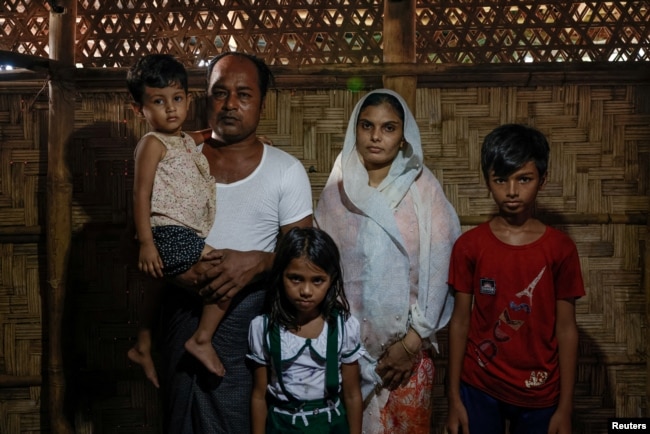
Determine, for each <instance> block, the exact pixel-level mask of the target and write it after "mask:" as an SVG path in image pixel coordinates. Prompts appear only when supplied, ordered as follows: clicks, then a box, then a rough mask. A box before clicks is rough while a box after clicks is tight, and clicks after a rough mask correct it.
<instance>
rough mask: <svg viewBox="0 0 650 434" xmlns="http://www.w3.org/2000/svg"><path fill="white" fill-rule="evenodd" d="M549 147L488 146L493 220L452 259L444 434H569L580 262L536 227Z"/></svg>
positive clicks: (520, 136) (506, 134) (472, 233)
mask: <svg viewBox="0 0 650 434" xmlns="http://www.w3.org/2000/svg"><path fill="white" fill-rule="evenodd" d="M548 155H549V146H548V142H547V140H546V138H545V137H544V135H543V134H542V133H540V132H539V131H537V130H535V129H533V128H530V127H527V126H523V125H516V124H508V125H502V126H500V127H498V128H496V129H495V130H493V131H492V132H491V133H490V134H488V135H487V136H486V137H485V140H484V141H483V145H482V149H481V167H482V170H483V176H484V177H485V181H486V183H487V186H488V190H489V191H490V193H491V195H492V198H493V199H494V201H495V202H496V204H497V206H498V209H499V212H498V214H497V215H496V216H495V217H494V218H492V219H491V220H490V221H489V222H486V223H483V224H481V225H479V226H477V227H476V228H474V229H472V230H469V231H467V232H466V233H465V234H463V235H461V237H460V238H459V239H458V240H457V242H456V244H455V245H454V249H453V252H452V256H451V262H450V269H449V285H450V286H451V288H452V289H453V290H454V292H455V305H454V311H453V314H452V317H451V321H450V323H449V416H448V420H447V429H448V432H449V433H451V434H458V433H461V432H462V433H463V434H470V433H473V434H492V433H494V434H503V433H504V432H505V421H506V420H508V421H509V422H510V433H512V434H537V433H539V434H547V433H563V434H564V433H566V434H570V433H571V411H572V401H573V387H574V380H575V372H576V360H577V352H578V327H577V325H576V319H575V300H576V299H577V298H579V297H581V296H583V295H585V291H584V285H583V281H582V274H581V271H580V262H579V259H578V252H577V250H576V246H575V244H574V242H573V241H572V240H571V239H570V238H569V237H568V236H567V235H566V234H564V233H562V232H560V231H558V230H556V229H553V228H551V227H549V226H546V225H545V224H543V223H542V222H540V221H539V220H537V219H536V218H534V211H535V199H536V197H537V193H538V192H539V191H540V190H541V189H542V188H543V187H544V184H545V183H546V168H547V165H548Z"/></svg>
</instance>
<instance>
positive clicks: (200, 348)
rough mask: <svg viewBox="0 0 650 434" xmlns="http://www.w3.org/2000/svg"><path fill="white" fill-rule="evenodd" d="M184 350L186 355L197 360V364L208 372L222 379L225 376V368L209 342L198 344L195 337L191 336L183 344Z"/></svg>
mask: <svg viewBox="0 0 650 434" xmlns="http://www.w3.org/2000/svg"><path fill="white" fill-rule="evenodd" d="M185 349H186V350H187V352H188V353H190V354H191V355H193V356H194V357H196V358H197V359H199V362H201V363H202V364H203V366H205V368H206V369H207V370H208V371H209V372H211V373H213V374H214V375H218V376H219V377H223V376H224V375H225V374H226V368H224V366H223V363H221V359H220V358H219V356H218V355H217V352H216V351H215V350H214V347H213V346H212V342H211V341H206V342H205V343H202V342H199V341H198V340H197V339H196V338H195V336H192V337H191V338H190V339H188V340H187V342H185Z"/></svg>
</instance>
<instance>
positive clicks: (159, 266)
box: [138, 243, 163, 277]
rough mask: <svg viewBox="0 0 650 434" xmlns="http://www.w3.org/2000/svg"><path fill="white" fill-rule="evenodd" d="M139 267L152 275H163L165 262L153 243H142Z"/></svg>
mask: <svg viewBox="0 0 650 434" xmlns="http://www.w3.org/2000/svg"><path fill="white" fill-rule="evenodd" d="M138 269H139V270H140V271H142V272H144V273H147V274H148V275H149V276H151V277H163V271H162V270H163V262H162V259H160V255H159V254H158V249H156V246H155V245H154V244H153V243H146V244H142V245H140V255H139V257H138Z"/></svg>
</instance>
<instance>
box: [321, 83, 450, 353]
mask: <svg viewBox="0 0 650 434" xmlns="http://www.w3.org/2000/svg"><path fill="white" fill-rule="evenodd" d="M374 93H384V94H389V95H392V96H394V97H395V98H396V99H397V100H398V101H399V102H400V104H401V105H402V107H403V109H404V138H405V140H406V144H405V145H404V147H403V148H402V149H401V150H400V151H399V152H398V155H397V157H396V158H395V160H394V161H393V163H392V165H391V168H390V171H389V173H388V175H387V176H386V178H385V179H384V180H383V181H382V182H381V184H380V185H379V186H378V187H377V188H373V187H370V186H369V185H368V182H369V178H368V172H367V170H366V169H365V167H364V165H363V162H362V161H361V159H360V156H359V153H358V152H357V149H356V127H357V119H358V117H359V112H360V109H361V106H362V105H363V103H364V101H365V99H366V98H367V97H368V95H371V94H374ZM368 95H366V96H364V97H363V98H362V99H361V100H360V101H359V102H358V103H357V105H356V107H355V109H354V111H353V112H352V115H351V116H350V122H349V124H348V129H347V133H346V136H345V142H344V145H343V150H342V152H341V154H340V155H339V156H338V157H337V159H336V162H335V163H334V167H333V169H332V171H331V173H330V176H329V179H328V181H327V184H326V186H325V188H324V190H323V192H322V194H321V197H320V201H319V203H318V207H317V209H316V212H315V220H316V224H317V225H318V226H319V227H320V228H321V229H323V230H325V231H327V232H328V233H329V234H330V235H331V236H332V237H333V239H334V240H335V241H336V242H337V244H338V245H339V248H340V250H341V255H342V261H343V277H344V280H345V291H346V294H347V295H348V299H349V300H350V305H351V310H352V313H353V314H354V315H355V316H356V317H357V318H358V319H359V320H360V322H361V328H362V340H363V343H364V345H365V346H366V349H367V350H368V352H369V353H370V355H372V357H373V358H375V359H377V358H379V357H380V356H381V355H382V353H383V352H384V351H385V349H386V348H387V346H388V345H390V344H392V343H393V342H395V341H396V340H398V339H401V338H402V337H403V336H404V334H405V333H406V332H407V331H408V328H409V327H412V328H413V329H414V330H415V331H416V332H417V333H418V334H419V335H420V336H421V337H422V338H423V339H424V342H425V343H427V342H429V343H431V344H432V345H433V346H434V347H435V348H436V349H437V341H436V337H435V334H436V332H437V331H438V330H440V329H441V328H442V327H444V326H445V325H446V324H447V322H448V321H449V318H450V316H451V310H452V308H453V298H452V297H451V294H450V292H449V290H448V287H447V273H448V266H449V256H450V254H451V248H452V246H453V243H454V241H455V240H456V238H457V237H458V235H459V234H460V225H459V222H458V217H457V215H456V212H455V210H454V209H453V207H452V206H451V204H450V203H449V202H448V201H447V199H446V197H445V195H444V192H443V190H442V188H441V186H440V183H439V182H438V181H437V180H436V178H435V177H434V176H433V174H432V173H431V171H430V170H429V169H427V168H426V167H424V165H423V154H422V145H421V140H420V132H419V128H418V126H417V124H416V121H415V118H414V117H413V115H412V113H411V111H410V110H409V108H408V106H407V105H406V102H405V101H404V100H403V98H402V97H401V96H400V95H399V94H397V93H395V92H393V91H391V90H388V89H379V90H375V91H373V92H370V93H369V94H368ZM398 216H406V220H408V221H413V222H415V223H414V224H417V228H416V230H417V231H418V233H419V246H415V247H412V248H411V250H410V251H413V249H415V251H416V252H419V255H418V257H419V259H417V263H411V262H412V261H410V260H409V254H408V253H409V246H407V245H406V244H405V242H404V239H403V236H402V233H400V223H401V224H402V230H404V222H403V221H402V222H398V221H397V219H398V218H403V217H398ZM413 262H415V260H414V261H413ZM412 267H413V268H414V267H417V270H416V271H415V272H414V273H411V268H412ZM414 276H415V277H414ZM415 280H417V281H415ZM415 286H417V289H416V288H415ZM413 291H417V300H416V301H415V303H411V298H410V294H411V293H412V292H413Z"/></svg>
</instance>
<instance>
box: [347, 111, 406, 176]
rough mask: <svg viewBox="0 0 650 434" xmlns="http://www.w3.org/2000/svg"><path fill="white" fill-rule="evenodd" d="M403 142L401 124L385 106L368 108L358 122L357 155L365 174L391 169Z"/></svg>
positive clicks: (395, 115) (361, 114) (396, 115)
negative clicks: (359, 157)
mask: <svg viewBox="0 0 650 434" xmlns="http://www.w3.org/2000/svg"><path fill="white" fill-rule="evenodd" d="M403 140H404V123H403V122H402V120H401V119H400V118H399V115H398V114H397V112H396V111H395V109H394V108H393V107H392V106H391V105H390V104H388V103H382V104H380V105H376V106H368V107H366V108H364V109H363V110H362V111H361V112H360V113H359V118H358V119H357V152H359V155H360V156H361V160H362V161H363V164H364V166H365V167H366V170H368V171H370V170H380V169H383V168H386V167H390V165H391V164H392V163H393V160H394V159H395V157H396V156H397V153H398V152H399V149H400V146H401V144H402V142H403Z"/></svg>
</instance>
